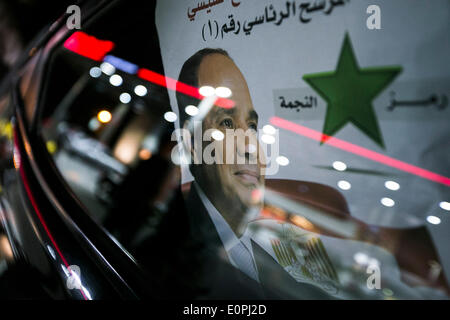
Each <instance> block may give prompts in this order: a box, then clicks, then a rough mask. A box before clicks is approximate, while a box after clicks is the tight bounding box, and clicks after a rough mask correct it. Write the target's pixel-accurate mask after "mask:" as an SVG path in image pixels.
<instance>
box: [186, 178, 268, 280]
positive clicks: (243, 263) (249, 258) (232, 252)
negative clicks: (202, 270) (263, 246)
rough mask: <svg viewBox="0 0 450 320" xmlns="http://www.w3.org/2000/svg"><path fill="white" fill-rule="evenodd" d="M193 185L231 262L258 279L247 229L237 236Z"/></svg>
mask: <svg viewBox="0 0 450 320" xmlns="http://www.w3.org/2000/svg"><path fill="white" fill-rule="evenodd" d="M193 185H194V186H195V188H196V190H197V193H198V195H199V197H200V200H201V201H202V203H203V205H204V206H205V208H206V211H208V214H209V216H210V217H211V220H212V221H213V224H214V226H215V228H216V230H217V233H218V234H219V237H220V240H221V241H222V244H223V247H224V248H225V252H226V253H227V255H228V258H229V260H230V262H231V264H232V265H233V266H234V267H236V268H238V269H240V270H241V271H243V272H244V273H246V274H247V275H248V276H249V277H251V278H253V279H254V280H256V281H259V279H258V270H257V268H256V263H255V258H254V256H253V249H252V244H251V240H250V235H249V232H248V229H246V230H245V232H244V234H243V235H242V236H241V238H238V237H237V236H236V234H235V233H234V231H233V230H232V229H231V227H230V226H229V224H228V223H227V222H226V221H225V219H224V217H223V216H222V215H221V214H220V212H219V211H217V209H216V207H214V205H213V204H212V203H211V201H210V200H209V199H208V197H207V196H206V195H205V194H204V192H203V191H202V190H201V188H200V186H199V185H198V184H197V183H195V182H194V183H193ZM237 260H239V261H237Z"/></svg>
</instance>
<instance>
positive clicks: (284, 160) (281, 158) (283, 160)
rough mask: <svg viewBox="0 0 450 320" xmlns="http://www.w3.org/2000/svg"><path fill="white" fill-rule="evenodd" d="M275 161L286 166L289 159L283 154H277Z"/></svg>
mask: <svg viewBox="0 0 450 320" xmlns="http://www.w3.org/2000/svg"><path fill="white" fill-rule="evenodd" d="M275 161H276V162H277V163H278V164H279V165H280V166H283V167H284V166H287V165H288V164H289V159H288V158H286V157H285V156H278V157H277V158H276V159H275Z"/></svg>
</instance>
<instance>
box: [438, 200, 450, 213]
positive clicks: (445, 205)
mask: <svg viewBox="0 0 450 320" xmlns="http://www.w3.org/2000/svg"><path fill="white" fill-rule="evenodd" d="M439 207H441V209H443V210H446V211H450V202H447V201H441V202H440V203H439Z"/></svg>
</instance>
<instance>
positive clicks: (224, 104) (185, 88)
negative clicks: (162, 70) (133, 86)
mask: <svg viewBox="0 0 450 320" xmlns="http://www.w3.org/2000/svg"><path fill="white" fill-rule="evenodd" d="M138 77H139V78H141V79H143V80H146V81H149V82H152V83H154V84H157V85H160V86H162V87H166V88H167V89H170V90H173V91H178V92H180V93H183V94H185V95H188V96H191V97H193V98H196V99H199V100H202V99H203V98H204V97H203V96H202V95H201V94H200V93H199V92H198V88H196V87H193V86H190V85H187V84H185V83H183V82H179V81H177V80H175V79H173V78H170V77H166V76H163V75H162V74H159V73H156V72H154V71H151V70H148V69H139V71H138ZM215 105H217V106H218V107H221V108H225V109H230V108H233V107H234V101H232V100H230V99H225V98H218V99H217V100H216V102H215Z"/></svg>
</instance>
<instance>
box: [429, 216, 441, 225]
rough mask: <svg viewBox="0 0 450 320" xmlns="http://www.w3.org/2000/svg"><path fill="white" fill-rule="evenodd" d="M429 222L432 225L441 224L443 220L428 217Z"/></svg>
mask: <svg viewBox="0 0 450 320" xmlns="http://www.w3.org/2000/svg"><path fill="white" fill-rule="evenodd" d="M427 221H428V222H429V223H431V224H439V223H441V219H439V218H438V217H436V216H428V217H427Z"/></svg>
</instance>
